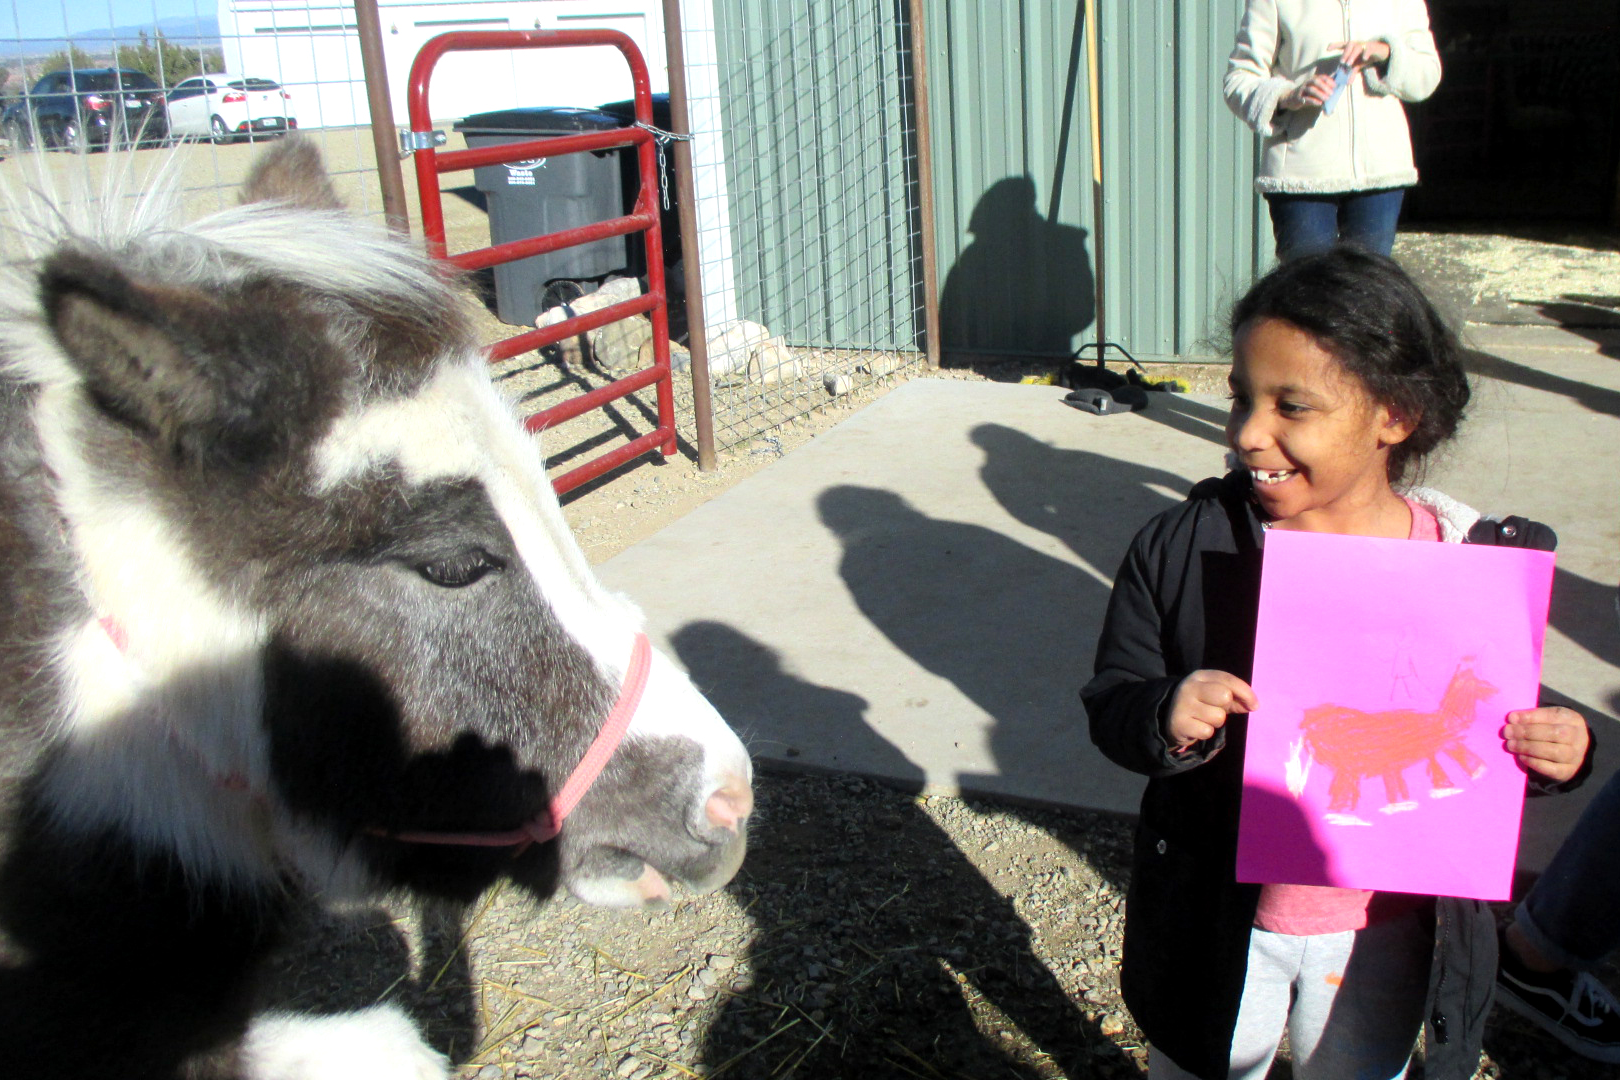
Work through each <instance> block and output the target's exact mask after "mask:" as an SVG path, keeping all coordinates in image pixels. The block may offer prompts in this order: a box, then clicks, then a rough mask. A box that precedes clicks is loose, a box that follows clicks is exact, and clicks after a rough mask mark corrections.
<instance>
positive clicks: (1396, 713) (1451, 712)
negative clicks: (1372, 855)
mask: <svg viewBox="0 0 1620 1080" xmlns="http://www.w3.org/2000/svg"><path fill="white" fill-rule="evenodd" d="M1495 693H1496V687H1494V686H1492V685H1491V684H1490V683H1488V682H1486V681H1485V680H1483V679H1481V678H1480V677H1479V676H1478V675H1476V674H1475V673H1474V669H1473V668H1472V667H1471V666H1469V665H1467V664H1466V663H1465V664H1459V665H1458V667H1457V670H1456V672H1455V673H1454V674H1453V675H1452V676H1451V683H1450V685H1448V686H1447V687H1446V691H1445V693H1444V694H1443V695H1442V696H1441V698H1440V705H1439V707H1438V708H1437V709H1436V710H1435V711H1434V712H1418V711H1417V710H1415V709H1391V710H1387V711H1385V712H1376V713H1368V712H1362V711H1361V710H1360V709H1351V708H1347V707H1345V706H1343V705H1317V706H1313V707H1312V708H1309V709H1306V710H1305V719H1304V721H1303V722H1302V723H1301V725H1300V730H1301V732H1302V733H1303V735H1304V743H1305V747H1306V749H1307V751H1308V753H1309V755H1310V758H1311V759H1314V760H1316V761H1320V762H1321V763H1322V764H1323V765H1325V766H1327V767H1328V769H1330V770H1331V771H1332V773H1333V778H1332V780H1330V781H1329V783H1328V807H1327V809H1328V813H1330V814H1346V815H1348V814H1349V813H1350V812H1351V811H1354V810H1355V808H1356V804H1357V803H1358V802H1360V800H1361V781H1362V779H1363V778H1365V777H1370V776H1377V777H1380V778H1381V779H1382V780H1383V781H1384V803H1385V805H1384V806H1382V807H1381V808H1380V809H1382V810H1383V811H1384V812H1385V813H1396V812H1399V811H1402V810H1411V809H1414V808H1416V806H1417V804H1416V803H1414V802H1412V801H1411V800H1410V798H1409V797H1408V794H1409V793H1408V789H1407V786H1406V777H1405V776H1404V773H1405V771H1406V769H1408V768H1409V767H1411V766H1413V765H1416V764H1418V763H1419V762H1424V763H1426V764H1425V767H1426V769H1427V770H1428V775H1429V788H1430V791H1429V794H1430V796H1431V797H1433V798H1440V797H1442V796H1445V795H1455V794H1457V793H1458V792H1459V791H1460V790H1461V789H1460V788H1457V787H1453V786H1452V783H1451V779H1450V777H1449V776H1447V775H1446V771H1445V769H1443V768H1441V766H1440V763H1439V761H1438V760H1437V758H1438V756H1439V755H1440V754H1442V753H1443V754H1445V755H1446V756H1448V757H1450V758H1451V759H1452V760H1453V761H1455V762H1457V764H1458V765H1460V766H1462V768H1463V769H1464V771H1466V772H1467V773H1468V775H1469V776H1470V777H1471V778H1472V779H1475V780H1477V779H1479V778H1480V776H1482V775H1483V774H1484V772H1485V762H1484V761H1483V760H1482V759H1481V758H1480V757H1479V755H1478V754H1475V753H1474V752H1473V751H1472V750H1470V749H1468V746H1467V745H1466V744H1465V743H1464V742H1463V735H1464V734H1465V733H1466V732H1467V731H1468V728H1469V727H1470V725H1472V724H1473V722H1474V711H1475V709H1476V708H1477V707H1478V705H1479V703H1480V702H1481V701H1483V700H1485V699H1486V698H1488V697H1490V696H1491V695H1493V694H1495Z"/></svg>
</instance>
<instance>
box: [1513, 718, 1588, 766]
mask: <svg viewBox="0 0 1620 1080" xmlns="http://www.w3.org/2000/svg"><path fill="white" fill-rule="evenodd" d="M1502 741H1503V743H1504V744H1505V745H1506V746H1507V750H1508V753H1510V754H1512V755H1513V756H1514V757H1516V758H1518V759H1519V767H1520V768H1523V769H1526V770H1534V771H1535V772H1538V773H1540V774H1541V775H1542V776H1545V777H1547V778H1548V779H1550V780H1556V781H1557V782H1558V783H1563V782H1564V781H1565V780H1568V779H1569V778H1570V777H1572V776H1574V775H1575V774H1576V773H1577V772H1579V771H1580V768H1581V762H1583V761H1585V760H1586V748H1587V746H1588V745H1590V744H1591V742H1592V733H1591V732H1590V731H1588V730H1587V727H1586V720H1585V718H1584V717H1582V716H1581V714H1580V713H1578V712H1576V711H1575V710H1574V709H1566V708H1564V707H1563V706H1562V705H1544V706H1542V707H1541V708H1539V709H1521V710H1520V711H1518V712H1510V713H1508V714H1507V724H1506V725H1505V726H1504V727H1503V728H1502Z"/></svg>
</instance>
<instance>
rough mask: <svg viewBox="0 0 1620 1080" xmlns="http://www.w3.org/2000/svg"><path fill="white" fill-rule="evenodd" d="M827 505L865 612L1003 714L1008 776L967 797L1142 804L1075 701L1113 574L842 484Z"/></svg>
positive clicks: (977, 700) (975, 781) (827, 518)
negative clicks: (1097, 745) (1093, 740)
mask: <svg viewBox="0 0 1620 1080" xmlns="http://www.w3.org/2000/svg"><path fill="white" fill-rule="evenodd" d="M1035 482H1036V483H1037V486H1044V484H1040V483H1039V481H1038V478H1037V480H1036V481H1035ZM817 510H818V513H819V514H820V516H821V520H822V522H823V524H825V525H826V526H827V527H828V528H829V529H831V530H832V531H833V533H834V534H836V535H837V536H838V538H839V539H840V541H841V542H842V544H843V555H842V557H841V559H840V561H839V573H840V575H841V576H842V578H843V581H844V584H845V586H846V587H847V588H848V589H849V593H850V597H851V598H852V599H853V600H854V602H855V605H856V607H857V608H859V610H860V612H861V614H862V615H863V616H864V617H865V618H866V619H867V620H868V621H869V622H870V623H871V624H872V625H873V626H874V627H875V628H876V629H877V630H879V631H880V632H881V633H882V634H883V635H884V636H885V637H886V638H888V640H889V641H890V642H892V643H893V644H894V646H895V647H896V648H898V649H899V650H900V651H901V652H903V653H905V655H906V656H908V657H910V658H911V659H912V660H913V661H914V662H915V663H917V664H918V665H919V666H921V667H923V668H924V669H926V670H927V671H929V672H932V673H933V674H935V675H937V676H939V677H940V678H941V679H944V680H946V681H948V682H949V683H951V684H952V685H953V686H955V687H956V689H957V690H958V691H960V692H961V693H962V694H963V695H964V696H966V697H967V698H968V699H969V700H970V701H971V702H972V703H973V705H974V706H976V707H977V709H978V710H979V713H980V714H981V715H982V716H983V717H985V718H987V719H988V720H989V730H988V738H989V743H990V747H991V750H992V752H993V754H994V761H995V765H996V766H997V768H996V770H995V771H994V772H991V773H984V774H969V773H960V774H958V777H957V780H958V782H959V784H960V786H961V787H962V788H963V789H964V790H965V791H967V792H970V793H972V792H977V793H978V794H980V795H987V796H989V797H991V798H997V797H1004V796H1008V795H1011V796H1015V797H1017V798H1021V799H1041V798H1050V799H1053V800H1059V799H1061V800H1063V801H1066V802H1079V803H1082V804H1084V805H1089V806H1093V807H1097V808H1102V809H1110V810H1116V811H1118V810H1127V809H1134V807H1135V805H1136V800H1137V797H1138V793H1139V791H1140V787H1141V781H1140V778H1138V777H1135V776H1132V775H1131V774H1129V773H1125V772H1123V771H1122V770H1120V769H1117V768H1115V767H1113V766H1111V765H1109V764H1107V763H1106V762H1105V761H1104V760H1103V758H1102V756H1101V755H1100V753H1098V752H1097V751H1096V750H1095V749H1093V748H1092V747H1091V746H1090V744H1089V742H1088V741H1087V739H1086V737H1085V735H1084V721H1083V719H1082V718H1081V714H1080V709H1079V705H1078V701H1077V700H1076V697H1075V693H1076V692H1077V691H1078V690H1079V688H1080V685H1081V684H1082V683H1083V682H1084V681H1085V674H1084V672H1085V660H1084V659H1083V658H1084V657H1085V656H1087V654H1089V652H1090V643H1091V641H1092V640H1094V639H1095V634H1096V630H1097V628H1098V627H1100V626H1101V622H1102V613H1103V611H1104V609H1105V607H1106V604H1107V598H1108V585H1107V584H1106V580H1107V579H1106V578H1105V577H1102V576H1101V575H1100V574H1098V573H1097V572H1095V571H1091V572H1088V571H1087V570H1086V569H1083V568H1081V567H1077V566H1074V565H1073V564H1071V563H1069V562H1067V561H1065V560H1063V559H1060V558H1057V557H1055V556H1053V555H1049V554H1046V553H1045V552H1042V551H1038V550H1036V549H1034V548H1032V547H1029V546H1027V545H1025V544H1023V543H1021V542H1020V541H1018V540H1015V539H1013V538H1011V537H1009V536H1006V535H1003V534H1002V533H1001V532H998V531H996V530H995V529H991V528H987V527H985V526H983V525H977V524H972V523H969V522H956V521H942V520H937V519H935V518H931V517H929V516H927V515H926V514H923V513H920V512H919V511H918V510H916V509H915V508H914V507H912V506H911V505H909V504H908V503H906V502H905V501H904V500H903V499H901V498H900V497H899V496H898V495H895V494H894V493H892V492H888V491H881V490H877V489H873V488H865V487H857V486H853V485H843V486H837V487H832V488H829V489H827V490H826V491H824V492H822V493H821V495H820V496H819V497H818V499H817Z"/></svg>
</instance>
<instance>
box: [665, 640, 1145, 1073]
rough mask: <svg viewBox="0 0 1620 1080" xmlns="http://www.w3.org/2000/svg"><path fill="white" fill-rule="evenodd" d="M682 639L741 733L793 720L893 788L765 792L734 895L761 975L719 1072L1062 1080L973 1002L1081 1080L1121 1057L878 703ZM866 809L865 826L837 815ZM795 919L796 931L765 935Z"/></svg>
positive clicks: (680, 647) (712, 1032) (822, 780)
mask: <svg viewBox="0 0 1620 1080" xmlns="http://www.w3.org/2000/svg"><path fill="white" fill-rule="evenodd" d="M670 641H671V644H672V646H673V647H674V649H675V652H676V654H677V655H678V656H679V657H680V660H681V662H682V663H683V664H684V665H685V667H686V668H687V670H688V671H689V672H690V673H691V676H692V679H693V681H694V682H695V683H696V684H697V686H698V687H699V689H701V690H702V691H703V692H704V694H705V695H706V696H707V697H708V699H709V700H710V702H712V703H713V704H714V705H715V707H716V708H717V709H719V711H720V712H721V714H722V715H724V716H726V717H727V718H728V719H729V720H730V722H731V723H732V724H733V725H735V726H737V727H738V728H739V729H740V730H742V731H744V732H746V731H747V729H748V727H749V724H750V720H752V719H755V718H757V717H759V716H760V715H762V710H781V711H782V712H783V713H791V715H793V716H795V717H798V718H802V720H801V722H803V723H807V724H813V725H814V728H813V730H811V731H809V732H808V733H807V736H806V737H807V738H813V739H815V740H818V741H822V742H831V743H832V744H834V745H835V746H836V747H837V748H838V759H839V762H840V765H842V764H843V763H844V762H846V761H847V762H848V764H849V766H850V767H851V768H858V767H860V765H861V764H862V763H864V764H865V765H866V767H867V768H869V769H873V770H874V771H879V770H881V774H882V775H883V776H885V777H886V778H887V779H886V780H885V784H887V785H889V786H880V785H878V784H874V783H870V782H868V781H867V780H865V779H862V778H860V777H858V776H852V775H832V774H819V775H806V774H796V775H784V776H775V777H761V778H760V782H759V783H758V784H757V786H756V795H757V797H758V803H757V808H756V811H755V816H754V819H753V823H752V824H751V826H750V831H751V834H752V835H751V843H750V845H749V856H748V861H747V862H746V863H745V864H744V865H743V868H742V871H741V873H740V874H739V876H738V877H737V878H736V879H735V880H734V881H733V882H732V884H731V885H730V886H728V888H730V890H731V891H732V892H733V894H734V895H735V897H736V899H737V901H738V903H739V904H740V905H741V906H742V907H744V908H745V909H747V910H748V911H749V913H750V914H751V915H752V916H753V918H754V919H755V927H756V929H755V936H754V940H753V942H752V945H751V947H750V955H749V957H748V967H749V968H750V974H749V976H748V981H745V982H744V983H743V984H742V985H741V986H737V987H735V992H734V993H732V994H730V995H729V996H727V998H726V1000H725V1002H724V1004H723V1005H722V1007H721V1008H720V1010H719V1012H718V1014H717V1015H716V1016H715V1019H714V1021H713V1022H712V1023H711V1025H710V1026H709V1028H708V1031H707V1034H706V1038H705V1042H704V1045H703V1051H702V1060H703V1061H705V1062H706V1063H708V1065H709V1066H710V1068H711V1069H712V1070H716V1071H718V1070H720V1069H722V1068H725V1069H726V1071H727V1072H728V1073H731V1072H735V1074H736V1075H740V1076H769V1075H776V1074H777V1073H778V1071H780V1070H783V1069H791V1070H793V1071H797V1072H799V1073H800V1074H801V1075H806V1076H848V1075H851V1069H852V1067H855V1066H854V1065H853V1063H859V1065H858V1070H859V1074H860V1075H862V1076H873V1077H878V1076H896V1077H899V1076H924V1075H926V1076H974V1077H979V1076H1009V1075H1010V1076H1026V1077H1034V1076H1043V1075H1047V1074H1048V1073H1047V1072H1044V1071H1041V1070H1040V1069H1039V1068H1038V1067H1037V1065H1036V1063H1035V1062H1033V1061H1031V1060H1020V1059H1019V1058H1018V1057H1016V1056H1014V1055H1013V1054H1011V1053H1010V1052H1009V1050H1008V1049H1007V1048H1005V1047H1004V1046H1003V1045H1002V1044H1000V1043H999V1042H998V1041H997V1039H996V1038H995V1037H993V1036H992V1035H991V1034H989V1033H988V1032H983V1031H981V1030H980V1027H979V1026H977V1025H976V1024H975V1018H974V1014H973V1010H972V1009H971V1008H970V1006H969V1004H968V996H969V995H982V996H983V997H984V998H985V999H987V1000H988V1001H989V1003H990V1004H991V1005H993V1006H994V1008H995V1009H996V1010H998V1011H999V1012H1000V1013H1001V1014H1002V1015H1003V1016H1004V1017H1005V1019H1006V1021H1007V1022H1009V1023H1011V1024H1014V1025H1017V1027H1018V1028H1019V1029H1021V1030H1022V1031H1023V1033H1024V1034H1025V1035H1026V1036H1027V1037H1028V1039H1029V1040H1031V1041H1032V1042H1033V1043H1034V1044H1035V1045H1036V1047H1038V1050H1039V1054H1040V1056H1042V1057H1043V1058H1050V1059H1051V1060H1052V1061H1056V1062H1058V1063H1060V1064H1062V1065H1063V1067H1064V1068H1065V1069H1066V1070H1068V1075H1070V1076H1084V1075H1093V1069H1092V1066H1094V1065H1095V1064H1097V1063H1099V1062H1100V1061H1103V1060H1106V1059H1107V1058H1108V1057H1109V1056H1110V1055H1112V1056H1114V1057H1116V1058H1117V1057H1119V1052H1118V1051H1117V1050H1114V1049H1112V1047H1111V1046H1110V1044H1109V1043H1108V1041H1107V1040H1106V1039H1105V1038H1103V1037H1102V1036H1101V1035H1100V1034H1099V1033H1098V1032H1097V1031H1096V1029H1095V1026H1094V1025H1091V1024H1089V1023H1087V1021H1086V1020H1085V1017H1084V1015H1083V1014H1081V1013H1080V1012H1079V1011H1078V1010H1077V1009H1076V1007H1075V1005H1074V1004H1073V1002H1072V1001H1071V1000H1070V998H1069V996H1068V994H1067V993H1066V992H1065V990H1064V988H1063V986H1062V985H1061V984H1060V983H1059V982H1058V980H1057V978H1056V977H1055V976H1054V975H1053V974H1052V972H1051V971H1049V970H1048V969H1047V967H1046V965H1045V964H1044V963H1043V962H1042V961H1041V959H1040V958H1039V956H1038V955H1037V954H1036V952H1035V949H1034V947H1033V943H1032V940H1031V931H1030V928H1029V926H1028V925H1027V924H1026V923H1025V922H1024V920H1023V919H1022V917H1021V916H1020V915H1019V913H1018V911H1017V909H1016V908H1015V906H1014V904H1013V901H1012V900H1011V899H1009V898H1008V897H1006V896H1003V895H1001V894H1000V893H999V892H997V891H996V889H995V888H993V887H992V886H991V884H990V883H989V882H988V881H986V880H985V878H984V876H983V874H982V873H981V872H980V871H979V870H978V869H977V868H976V867H975V866H974V865H973V863H972V862H970V861H969V860H968V858H967V857H966V856H965V855H964V854H963V853H962V852H961V851H960V850H958V848H957V847H956V845H955V843H954V842H953V841H952V839H951V836H950V835H949V834H948V833H947V832H946V830H945V829H944V828H943V826H942V825H941V824H940V823H939V822H938V821H936V820H935V818H934V817H933V816H932V815H931V814H930V813H929V811H928V809H927V808H925V807H924V805H923V804H922V803H921V802H920V801H919V800H918V799H917V798H916V797H915V793H916V792H918V791H920V790H921V788H922V785H923V779H924V777H923V771H922V770H921V769H920V768H918V767H916V766H915V765H913V764H912V763H911V762H909V761H908V760H907V759H906V757H905V755H904V754H903V753H901V752H900V751H899V750H898V749H897V748H896V747H894V746H893V745H892V744H891V743H890V742H889V741H888V740H887V739H885V738H883V737H882V736H881V735H880V734H878V733H877V732H876V731H875V730H873V728H872V726H871V725H870V724H869V723H868V722H867V721H866V718H865V715H866V709H867V707H868V705H867V701H866V700H865V699H864V698H862V697H860V696H858V695H856V694H851V693H848V692H846V691H843V690H838V689H835V688H832V687H827V686H818V685H816V684H814V683H810V682H806V681H805V680H803V679H800V678H798V677H796V676H794V675H792V674H789V673H788V672H786V671H784V670H783V669H782V663H781V659H780V657H779V656H778V655H777V654H776V653H775V652H774V651H773V650H771V649H770V648H768V647H766V646H764V645H762V644H761V643H759V642H757V641H754V640H753V639H751V638H749V637H747V636H746V635H744V634H741V633H739V632H738V631H736V630H735V629H733V628H731V627H729V626H726V625H724V624H721V623H715V622H696V623H690V624H688V625H686V626H684V627H682V628H681V629H680V630H678V631H676V632H675V633H674V634H673V635H672V636H671V638H670ZM852 802H858V804H859V805H860V806H861V807H862V808H863V809H862V813H861V814H859V815H849V814H843V815H841V814H838V813H835V812H833V807H835V806H839V805H845V806H847V805H849V804H851V803H852ZM874 828H875V829H876V830H881V832H880V833H879V832H875V831H874ZM810 867H813V870H809V869H808V868H810ZM812 875H813V876H812ZM761 897H769V902H764V903H760V902H757V901H759V900H760V898H761ZM942 898H947V899H945V901H944V903H942ZM942 909H944V910H947V911H948V912H949V914H948V915H947V916H946V917H944V918H942V917H941V915H940V912H941V910H942ZM786 911H791V912H792V913H793V914H792V918H791V919H783V920H781V921H775V922H772V921H767V920H768V919H770V918H771V913H774V912H786ZM1046 1068H1047V1069H1048V1070H1049V1069H1050V1066H1049V1065H1047V1066H1046Z"/></svg>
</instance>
